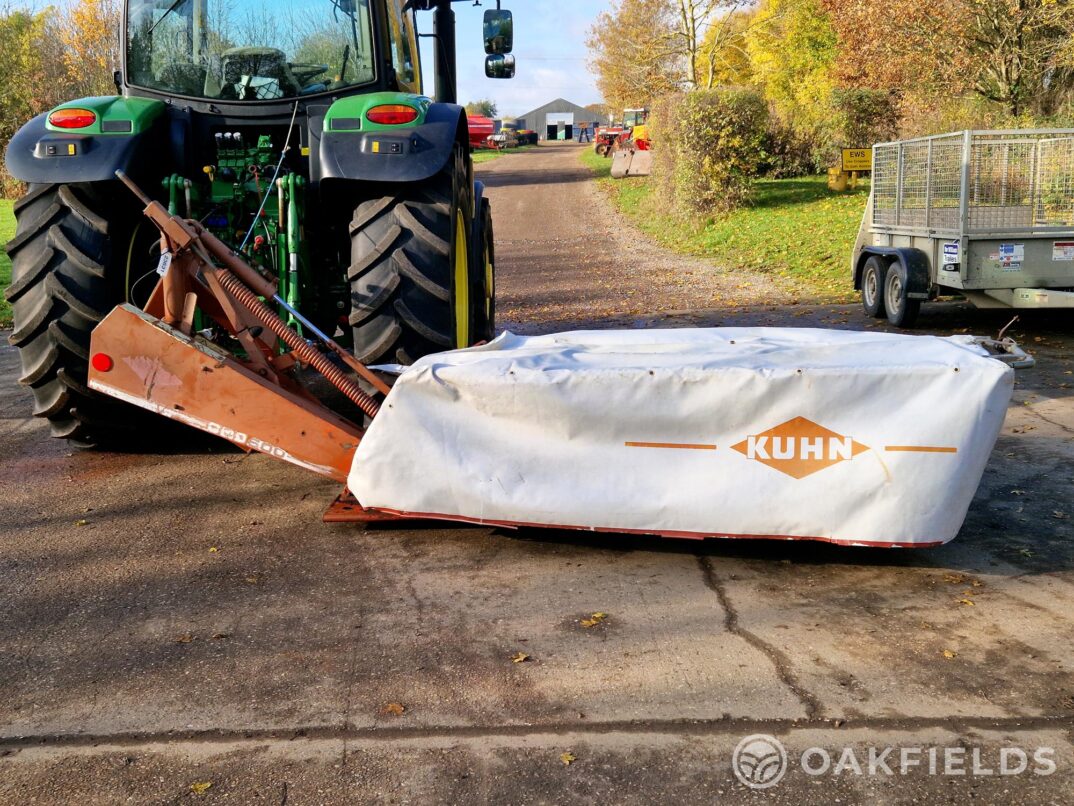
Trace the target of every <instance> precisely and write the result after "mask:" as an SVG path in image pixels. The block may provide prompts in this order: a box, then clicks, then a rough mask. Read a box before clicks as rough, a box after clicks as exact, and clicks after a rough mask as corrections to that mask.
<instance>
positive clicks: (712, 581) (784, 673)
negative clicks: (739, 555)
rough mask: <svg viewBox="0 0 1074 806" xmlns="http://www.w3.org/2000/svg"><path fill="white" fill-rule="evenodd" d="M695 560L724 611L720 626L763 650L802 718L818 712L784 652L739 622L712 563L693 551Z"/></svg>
mask: <svg viewBox="0 0 1074 806" xmlns="http://www.w3.org/2000/svg"><path fill="white" fill-rule="evenodd" d="M697 564H698V565H699V566H700V568H701V573H702V575H703V576H704V578H705V585H707V586H708V588H709V590H711V591H712V592H713V593H715V594H716V598H717V599H719V601H720V607H722V608H723V612H724V629H726V630H727V631H728V632H729V633H731V634H732V635H735V636H737V637H739V638H741V639H742V640H743V641H745V642H746V643H747V644H749V645H750V646H752V647H753V648H754V649H756V650H757V651H759V652H760V653H761V654H763V655H764V656H765V657H766V658H768V660H769V661H770V662H771V663H772V666H774V667H775V670H776V676H777V677H778V678H779V680H780V682H781V683H783V685H785V686H786V687H787V688H789V689H790V690H791V691H792V692H794V696H796V697H797V698H798V701H799V702H801V703H802V707H803V708H805V712H806V719H810V720H813V719H817V718H819V717H820V716H821V715H822V710H823V709H822V707H821V704H820V702H819V700H817V698H816V697H814V696H813V694H812V693H811V692H809V691H808V690H807V689H806V688H805V686H803V685H802V684H801V682H800V681H799V680H798V678H797V676H796V675H795V674H794V672H793V671H792V670H791V663H790V660H789V659H788V658H787V656H786V655H785V654H784V653H783V652H781V651H780V650H779V649H776V647H774V646H772V645H771V644H769V643H768V642H767V641H765V640H764V639H763V638H761V637H760V636H758V635H757V634H756V633H752V632H750V631H749V630H747V629H746V628H745V627H743V626H742V625H741V624H739V621H738V611H737V610H735V607H734V605H733V604H731V599H730V597H729V596H728V595H727V591H726V590H725V589H724V586H723V584H722V583H721V582H720V580H719V579H718V578H717V576H716V572H715V570H714V569H713V567H712V563H711V561H710V560H709V558H708V557H703V556H700V555H697Z"/></svg>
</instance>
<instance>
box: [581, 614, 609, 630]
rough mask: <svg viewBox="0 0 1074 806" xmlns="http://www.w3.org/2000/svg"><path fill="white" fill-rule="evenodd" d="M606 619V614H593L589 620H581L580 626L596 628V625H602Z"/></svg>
mask: <svg viewBox="0 0 1074 806" xmlns="http://www.w3.org/2000/svg"><path fill="white" fill-rule="evenodd" d="M606 618H608V614H607V613H600V612H597V613H594V614H593V615H592V616H590V617H589V618H584V619H582V621H581V624H582V626H583V627H596V626H597V625H598V624H600V623H602V622H603V621H604V619H606Z"/></svg>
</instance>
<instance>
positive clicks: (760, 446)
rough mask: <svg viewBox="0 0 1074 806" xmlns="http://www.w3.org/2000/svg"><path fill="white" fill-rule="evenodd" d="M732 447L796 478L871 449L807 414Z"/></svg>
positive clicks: (752, 436) (754, 435)
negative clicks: (814, 420) (810, 418)
mask: <svg viewBox="0 0 1074 806" xmlns="http://www.w3.org/2000/svg"><path fill="white" fill-rule="evenodd" d="M731 448H732V449H733V450H736V451H738V452H739V453H741V454H742V455H743V456H745V457H746V458H747V459H754V460H756V461H758V462H761V463H762V464H766V465H768V466H769V467H771V468H774V469H775V470H778V471H779V472H780V473H786V474H787V475H788V476H793V477H794V478H796V479H804V478H805V477H806V476H809V475H812V474H813V473H816V472H817V471H818V470H823V469H824V468H826V467H831V466H832V465H837V464H839V463H840V462H845V461H847V460H848V459H853V458H854V457H855V456H857V455H858V454H859V453H864V452H865V451H867V450H869V446H868V445H862V444H861V443H860V442H855V441H854V439H853V438H852V437H845V436H843V435H842V434H837V433H835V431H832V430H830V429H828V428H825V427H824V426H822V425H817V424H816V423H815V422H813V421H812V420H807V419H806V418H805V417H795V418H794V419H793V420H787V422H785V423H781V424H780V425H777V426H776V427H775V428H769V429H768V430H767V431H765V432H763V433H761V434H752V435H750V436H748V437H746V439H744V440H742V442H740V443H738V444H737V445H732V446H731Z"/></svg>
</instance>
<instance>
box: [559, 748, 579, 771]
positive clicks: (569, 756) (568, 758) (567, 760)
mask: <svg viewBox="0 0 1074 806" xmlns="http://www.w3.org/2000/svg"><path fill="white" fill-rule="evenodd" d="M559 760H560V761H562V762H563V766H564V767H569V766H570V765H571V764H573V763H574V762H575V761H577V760H578V757H577V756H575V755H574V753H572V752H571V751H570V750H568V751H567V752H566V753H560V754H559Z"/></svg>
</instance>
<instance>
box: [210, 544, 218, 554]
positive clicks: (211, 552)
mask: <svg viewBox="0 0 1074 806" xmlns="http://www.w3.org/2000/svg"><path fill="white" fill-rule="evenodd" d="M218 551H220V549H218V548H217V547H216V546H209V553H210V554H216V552H218Z"/></svg>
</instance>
